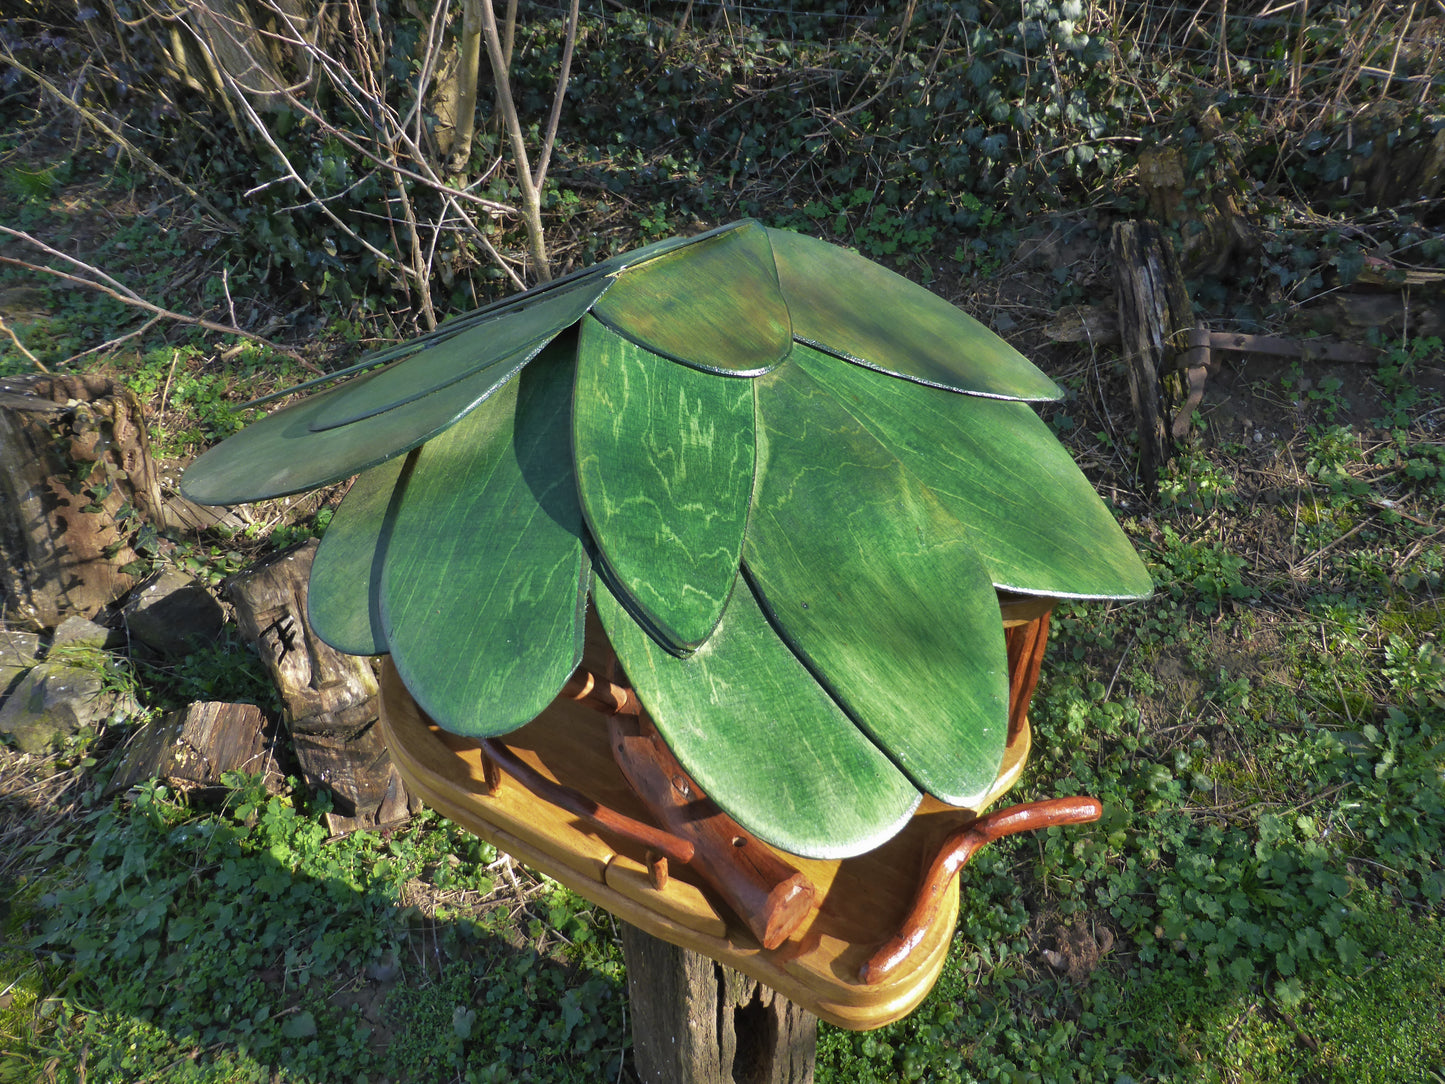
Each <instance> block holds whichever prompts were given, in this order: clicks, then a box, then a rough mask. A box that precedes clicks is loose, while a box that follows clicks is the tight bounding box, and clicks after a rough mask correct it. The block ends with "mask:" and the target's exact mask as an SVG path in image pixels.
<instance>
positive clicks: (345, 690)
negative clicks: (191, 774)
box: [225, 541, 419, 832]
mask: <svg viewBox="0 0 1445 1084" xmlns="http://www.w3.org/2000/svg"><path fill="white" fill-rule="evenodd" d="M315 554H316V543H315V542H314V541H312V542H308V543H306V544H304V545H301V546H298V547H295V548H293V549H289V550H286V551H284V552H282V553H279V554H276V555H275V556H273V557H271V558H269V559H267V560H265V561H262V562H260V563H259V564H256V565H253V566H252V567H251V568H249V569H246V570H245V571H244V572H239V573H237V574H236V575H234V576H232V577H230V578H229V579H228V580H227V581H226V583H225V590H226V593H227V595H228V597H229V598H230V600H231V602H232V604H233V605H234V606H235V608H236V622H237V624H238V625H239V626H240V627H241V631H242V632H243V633H244V634H245V635H246V637H247V639H249V640H251V641H252V642H253V643H254V644H255V645H256V649H257V651H259V652H260V655H261V658H262V660H264V661H265V663H266V666H267V669H269V670H270V672H271V677H272V679H273V680H274V681H275V682H276V687H277V689H279V690H280V692H281V700H282V703H283V705H284V707H285V710H286V725H287V728H288V729H289V730H290V732H291V739H292V742H293V744H294V746H295V751H296V759H297V761H298V762H299V763H300V765H301V771H302V773H303V774H304V775H305V777H306V780H307V782H308V783H310V784H311V785H313V786H316V787H320V788H323V789H325V790H328V791H330V793H331V796H332V799H333V801H334V803H335V808H334V812H332V813H331V814H328V821H329V823H330V826H331V828H332V830H333V831H336V832H342V831H349V830H352V829H356V828H375V827H379V826H382V825H387V824H395V823H399V822H401V821H404V820H405V819H406V818H407V817H409V816H410V815H411V813H413V812H415V810H416V809H417V808H419V804H418V803H417V802H416V801H415V800H414V799H413V798H411V797H410V796H409V795H408V793H407V789H406V784H404V783H403V782H402V780H401V776H400V775H398V774H397V771H396V768H395V767H393V765H392V763H391V755H390V754H389V753H388V752H387V749H386V745H385V743H384V742H383V741H382V738H381V735H380V733H379V732H378V731H377V729H376V718H377V713H378V710H379V709H378V706H377V699H376V694H377V684H376V675H375V674H374V673H373V672H372V669H371V664H370V663H369V662H368V661H367V660H366V659H363V658H359V657H357V656H355V655H344V654H342V653H341V652H339V651H337V650H336V649H335V648H333V647H331V646H329V645H328V644H326V643H323V642H322V641H321V639H320V638H318V637H317V635H316V634H315V632H313V631H312V629H311V625H310V623H309V622H308V621H307V620H306V583H307V578H308V577H309V576H310V574H311V561H312V559H313V557H314V556H315Z"/></svg>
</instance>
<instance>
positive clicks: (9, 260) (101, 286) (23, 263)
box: [0, 226, 321, 373]
mask: <svg viewBox="0 0 1445 1084" xmlns="http://www.w3.org/2000/svg"><path fill="white" fill-rule="evenodd" d="M0 233H3V234H5V235H7V236H9V237H14V238H15V239H16V240H19V241H24V242H26V243H27V244H30V245H33V246H35V247H36V248H38V249H40V250H41V251H42V252H45V253H48V254H49V255H52V256H58V257H60V258H61V259H63V260H66V261H68V262H69V263H71V264H73V265H75V266H76V267H78V268H79V269H80V270H82V271H84V272H85V273H86V274H87V275H94V276H96V278H99V279H103V280H105V281H104V282H97V281H96V278H82V277H81V276H80V275H72V274H70V273H68V272H66V271H60V270H57V269H56V268H54V267H46V266H44V265H43V264H35V263H30V262H29V261H28V260H20V259H16V258H15V257H14V256H0V263H6V264H9V265H11V266H12V267H20V268H23V269H24V270H26V271H34V272H38V273H40V274H43V275H51V276H53V277H55V278H58V279H64V280H65V281H66V282H73V283H75V284H76V285H77V286H84V287H86V288H87V289H91V290H97V291H99V292H100V293H103V294H105V295H107V296H108V297H113V298H115V299H116V300H117V301H119V302H121V303H122V304H125V305H130V306H132V307H133V308H137V309H144V310H145V311H146V312H150V313H154V314H155V315H156V316H160V317H164V318H165V319H167V320H174V321H175V322H176V323H178V324H190V325H192V326H193V327H203V328H205V329H206V330H207V331H216V332H220V333H221V334H222V335H239V336H241V337H242V338H243V339H250V340H251V341H252V342H257V343H260V344H261V345H263V346H266V347H269V348H270V349H272V350H275V351H276V352H277V353H278V354H285V355H286V356H287V357H289V358H292V359H294V360H295V361H298V362H300V363H301V365H302V366H303V367H305V368H306V369H309V370H310V371H311V372H315V373H319V372H320V371H321V370H320V369H318V368H317V367H316V366H315V365H313V364H312V363H311V362H309V361H307V360H306V359H305V358H304V357H302V356H301V355H300V354H298V353H296V351H294V350H289V349H287V348H286V347H284V346H280V345H278V344H276V343H273V342H272V341H271V340H270V339H266V338H263V337H262V336H260V335H253V334H252V333H251V332H249V331H243V330H242V329H241V328H238V327H235V326H233V325H230V324H218V323H216V322H215V321H213V320H205V319H202V318H201V317H199V316H187V315H186V314H185V313H182V312H175V311H173V310H171V309H166V308H162V307H161V306H160V305H155V304H152V303H151V302H149V301H147V300H146V299H145V298H143V297H141V296H140V295H139V294H137V293H136V292H135V291H134V290H132V289H131V288H130V287H128V286H126V285H124V284H123V283H119V282H116V280H115V279H113V278H111V277H110V276H109V275H107V274H106V273H105V272H104V271H101V270H100V269H99V268H97V267H93V266H91V265H90V264H88V263H86V262H85V261H84V260H78V259H76V258H75V257H74V256H69V255H66V254H65V253H64V252H59V251H57V250H56V249H53V248H51V247H50V246H49V245H47V244H45V243H44V242H43V241H38V240H36V239H35V238H34V237H31V236H30V234H28V233H26V232H24V231H23V230H15V229H11V228H10V227H9V226H0ZM107 283H114V286H115V288H114V289H112V287H111V286H109V285H107Z"/></svg>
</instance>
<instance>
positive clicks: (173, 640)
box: [122, 568, 226, 658]
mask: <svg viewBox="0 0 1445 1084" xmlns="http://www.w3.org/2000/svg"><path fill="white" fill-rule="evenodd" d="M122 614H123V615H124V617H125V624H126V628H127V629H128V630H129V631H130V635H131V638H132V639H134V640H139V641H140V642H141V643H142V644H145V645H146V646H147V647H149V648H152V649H153V650H155V651H159V652H160V653H161V654H162V655H166V656H168V657H170V658H179V657H181V656H183V655H185V654H187V653H188V652H190V651H193V650H195V649H196V648H197V647H203V646H205V645H207V644H212V643H215V641H216V638H217V637H219V636H220V634H221V627H222V626H223V625H224V624H225V621H226V613H225V611H224V610H223V609H222V608H221V604H220V603H219V602H217V601H216V599H215V597H214V596H213V595H212V594H211V593H210V592H209V591H207V590H206V588H205V587H204V586H203V585H202V584H201V583H200V582H199V581H197V580H194V579H192V578H191V577H190V576H187V575H186V574H185V573H184V572H181V571H179V570H178V569H174V568H170V569H167V570H166V571H164V572H159V573H157V574H156V575H154V576H152V577H151V578H150V579H148V580H147V581H146V582H145V583H143V584H141V585H140V586H139V587H137V588H136V589H135V590H134V591H133V592H131V597H130V600H129V601H128V602H127V603H126V604H125V609H124V610H123V611H122Z"/></svg>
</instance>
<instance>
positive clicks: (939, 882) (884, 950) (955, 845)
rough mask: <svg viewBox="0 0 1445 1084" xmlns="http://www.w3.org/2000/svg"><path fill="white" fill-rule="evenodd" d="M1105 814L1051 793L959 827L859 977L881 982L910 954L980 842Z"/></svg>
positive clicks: (1089, 803)
mask: <svg viewBox="0 0 1445 1084" xmlns="http://www.w3.org/2000/svg"><path fill="white" fill-rule="evenodd" d="M1102 813H1103V807H1102V806H1101V805H1100V804H1099V802H1098V800H1097V799H1094V798H1051V799H1049V800H1048V801H1046V802H1029V803H1028V804H1027V805H1016V806H1011V807H1009V808H1008V809H1001V810H999V811H998V812H997V813H990V814H989V815H988V816H986V817H980V818H979V819H978V820H975V821H971V822H970V823H968V824H966V825H964V827H962V828H960V829H958V830H957V831H956V832H954V833H953V834H952V835H950V836H949V837H948V838H947V839H945V840H944V841H943V846H942V847H940V848H939V851H938V854H937V856H936V857H935V858H934V859H933V862H932V864H931V865H930V866H929V867H928V871H927V872H926V873H925V874H924V875H923V883H922V884H921V885H920V886H919V889H918V896H917V897H916V898H915V899H914V902H913V909H912V910H911V911H910V912H909V913H908V918H907V919H905V920H904V923H903V926H902V927H901V928H900V929H899V931H898V933H897V934H896V935H894V936H893V937H892V938H891V939H889V940H888V941H886V942H885V943H884V944H883V946H882V947H881V948H880V949H879V950H878V951H877V952H875V953H874V954H873V955H872V957H871V958H869V960H868V962H867V963H866V964H864V965H863V967H862V969H861V970H860V971H859V972H858V981H859V982H863V983H869V984H871V983H876V982H881V981H882V980H883V979H885V978H886V977H887V976H888V975H889V974H890V973H891V972H892V971H894V969H896V968H897V967H898V966H899V965H900V964H901V963H903V961H904V960H906V959H907V958H908V955H909V953H911V952H912V951H913V950H914V949H915V948H917V946H918V943H919V942H920V941H921V940H922V939H923V936H924V934H925V933H927V931H928V928H929V926H930V925H931V924H932V922H933V919H934V916H935V915H936V914H937V912H938V903H939V900H941V899H942V898H943V894H944V890H945V889H947V888H948V885H949V883H950V882H951V881H952V880H953V878H955V877H957V876H958V872H959V870H961V869H963V867H964V866H966V865H968V861H969V859H970V858H972V857H973V856H974V854H976V853H977V852H978V850H979V848H980V847H982V846H984V845H985V844H987V843H994V842H996V841H997V840H1000V839H1003V838H1004V836H1011V835H1014V834H1015V833H1017V832H1029V831H1033V830H1034V829H1037V828H1050V827H1052V826H1054V825H1056V824H1087V823H1088V822H1089V821H1096V820H1098V819H1099V817H1100V815H1101V814H1102Z"/></svg>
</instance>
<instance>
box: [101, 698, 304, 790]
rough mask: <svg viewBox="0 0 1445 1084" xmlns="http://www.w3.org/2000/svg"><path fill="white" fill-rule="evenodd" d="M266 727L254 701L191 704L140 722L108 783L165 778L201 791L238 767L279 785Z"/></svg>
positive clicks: (219, 785)
mask: <svg viewBox="0 0 1445 1084" xmlns="http://www.w3.org/2000/svg"><path fill="white" fill-rule="evenodd" d="M270 729H271V728H270V727H268V726H267V723H266V717H265V715H264V714H262V712H261V709H260V708H258V707H257V706H256V705H255V704H228V703H221V702H212V701H207V702H205V703H198V704H192V705H190V707H188V708H186V709H185V710H184V711H178V712H172V713H171V714H169V715H167V716H166V717H165V718H164V719H162V720H161V721H160V722H158V723H156V724H154V725H152V726H144V727H141V728H140V729H139V730H138V731H137V732H136V736H135V739H134V740H133V741H132V742H131V743H130V745H128V746H127V747H126V750H125V752H124V754H123V755H122V757H121V762H120V766H119V767H118V768H117V769H116V770H115V773H114V774H113V775H112V776H111V778H110V783H109V785H108V788H107V789H108V790H110V791H111V792H112V793H114V792H116V791H123V790H127V789H129V788H130V787H132V786H134V785H135V784H137V783H140V782H143V781H145V780H147V779H164V780H165V781H166V782H167V783H169V784H170V785H171V786H173V787H175V788H176V789H177V790H182V791H188V792H200V793H201V794H202V795H204V794H206V793H207V792H211V791H220V790H221V789H223V787H224V783H223V782H222V779H221V777H222V776H223V775H225V773H227V772H231V771H243V772H249V773H251V774H253V775H260V776H262V777H264V778H265V780H266V785H267V789H268V790H279V789H280V785H281V772H280V771H279V770H278V768H277V766H276V757H275V755H274V754H275V751H274V749H273V748H272V746H273V739H274V735H273V734H272V733H270Z"/></svg>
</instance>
